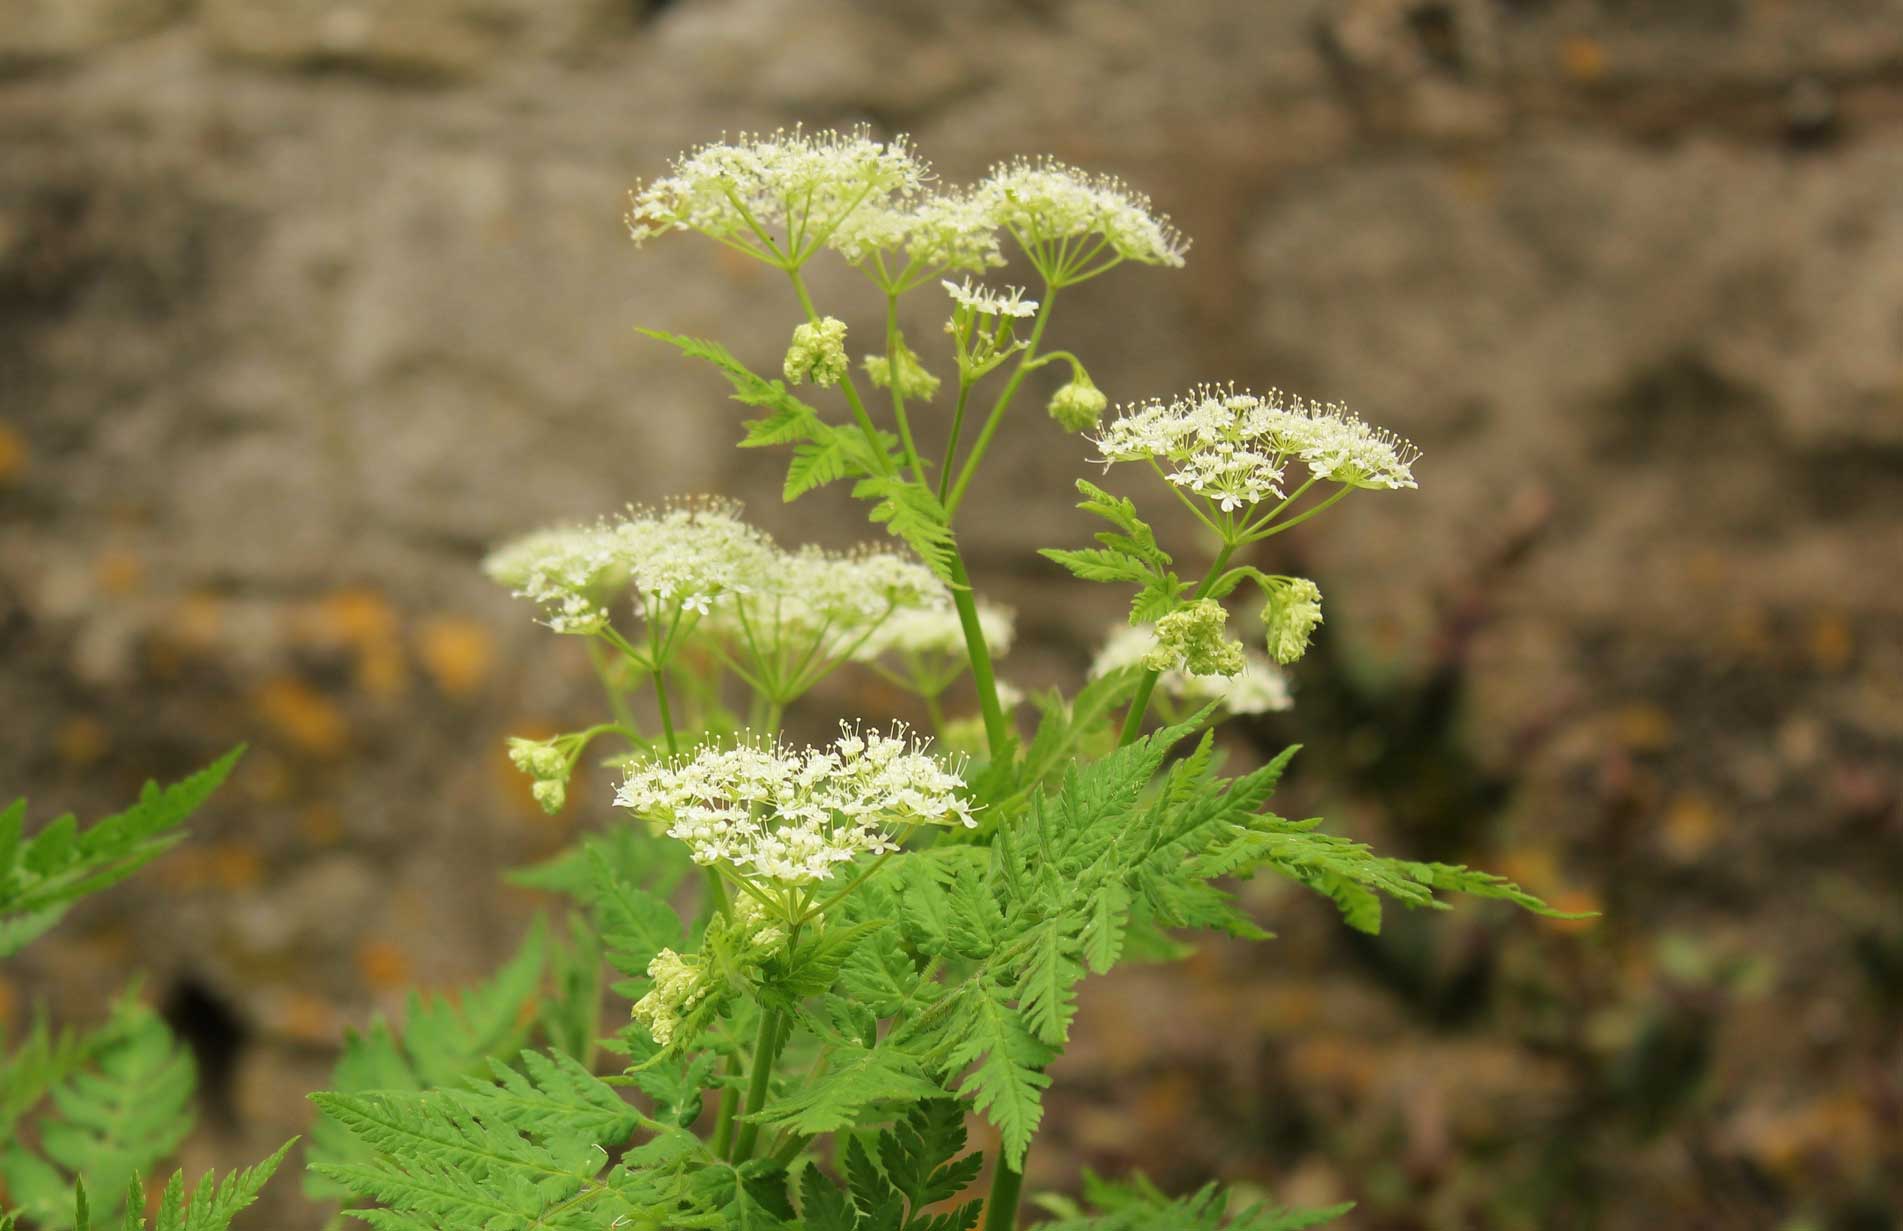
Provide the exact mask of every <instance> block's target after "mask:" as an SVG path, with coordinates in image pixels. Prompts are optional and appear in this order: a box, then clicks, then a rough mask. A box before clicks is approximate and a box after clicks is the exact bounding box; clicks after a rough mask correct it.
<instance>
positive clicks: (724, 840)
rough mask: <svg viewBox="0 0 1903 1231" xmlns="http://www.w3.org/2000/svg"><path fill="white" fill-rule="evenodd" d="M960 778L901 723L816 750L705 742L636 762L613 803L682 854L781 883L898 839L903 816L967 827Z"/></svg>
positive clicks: (826, 872) (809, 878)
mask: <svg viewBox="0 0 1903 1231" xmlns="http://www.w3.org/2000/svg"><path fill="white" fill-rule="evenodd" d="M963 790H964V780H963V779H962V778H960V777H959V776H958V775H957V774H956V773H953V772H952V771H951V770H948V769H946V768H945V767H944V766H943V765H941V764H940V763H939V762H938V761H937V760H936V759H935V758H934V757H932V756H930V755H928V754H927V753H926V752H925V751H924V749H923V747H922V746H919V745H916V744H914V743H913V742H912V741H911V740H909V739H908V738H906V736H905V732H904V728H903V727H895V728H894V730H893V733H892V734H890V735H883V734H881V733H879V732H877V731H865V732H860V731H856V730H853V729H851V728H845V727H843V726H842V734H841V735H840V737H839V738H838V739H837V740H835V741H833V743H832V744H831V745H829V746H827V747H825V748H808V749H805V750H803V751H799V752H794V751H791V750H788V749H786V748H784V747H782V746H780V745H779V744H777V743H768V744H759V745H749V744H740V745H737V746H735V747H731V748H719V747H712V746H709V747H705V748H702V749H701V750H700V751H699V752H697V753H695V754H694V755H693V756H692V757H688V758H682V759H679V760H675V761H667V762H655V763H650V764H647V765H642V766H639V767H637V768H636V769H635V770H634V771H633V772H632V773H630V774H629V776H628V780H627V781H626V782H625V783H623V784H622V786H621V789H620V791H619V792H617V793H616V795H615V803H616V805H617V806H619V807H623V808H627V809H629V810H630V811H632V812H633V813H634V814H635V815H637V816H639V817H641V818H642V819H644V820H648V821H652V822H654V823H656V824H659V825H663V826H665V827H666V832H667V834H668V836H670V837H673V838H676V839H678V840H680V841H682V842H685V843H686V844H687V846H688V848H689V850H690V851H691V853H692V855H693V858H694V861H695V862H696V863H700V864H719V865H724V866H726V867H730V868H732V869H734V870H735V871H736V872H737V873H738V874H740V875H741V876H742V877H745V878H747V879H750V880H766V881H770V882H773V883H775V884H779V885H783V886H797V885H807V884H812V883H814V882H817V881H823V880H827V879H829V878H831V877H832V875H833V872H834V870H835V869H836V868H837V867H838V865H840V864H842V863H850V862H851V861H852V860H854V859H856V858H858V857H859V856H861V855H867V854H880V853H883V852H887V851H893V850H897V849H898V844H897V841H896V837H895V834H896V831H897V830H898V829H899V828H901V827H905V828H909V827H910V826H913V825H921V824H923V825H963V826H965V827H967V828H971V827H975V826H976V825H977V821H976V820H974V819H973V817H972V815H971V804H970V802H969V801H968V800H967V799H966V798H965V797H964V795H963Z"/></svg>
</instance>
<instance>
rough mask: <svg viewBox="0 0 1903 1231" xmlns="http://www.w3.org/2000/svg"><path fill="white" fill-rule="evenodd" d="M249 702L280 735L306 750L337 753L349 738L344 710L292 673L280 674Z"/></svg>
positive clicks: (318, 752)
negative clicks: (291, 674) (289, 674)
mask: <svg viewBox="0 0 1903 1231" xmlns="http://www.w3.org/2000/svg"><path fill="white" fill-rule="evenodd" d="M251 703H252V705H253V707H254V708H256V710H257V711H258V714H259V716H260V717H262V718H263V719H264V720H265V721H266V722H267V723H269V724H270V725H271V726H272V727H273V728H274V729H275V730H276V731H277V732H278V733H279V734H280V735H283V736H284V737H285V738H286V739H288V740H290V741H291V743H293V744H295V745H296V746H297V747H298V748H300V749H302V750H303V751H305V752H309V753H314V754H316V755H318V756H324V757H330V756H336V755H337V754H338V753H340V752H342V751H343V749H344V745H345V743H346V742H348V740H349V738H350V728H349V725H348V724H347V723H346V722H345V721H344V715H343V711H342V710H340V709H338V708H337V706H336V705H335V704H334V703H333V702H332V701H331V700H330V699H329V698H328V697H326V696H324V694H322V693H320V692H318V691H317V690H316V689H315V688H312V687H311V686H310V685H309V684H306V683H305V682H304V681H302V680H300V679H297V678H296V677H294V676H280V677H278V678H277V679H275V680H271V681H269V682H267V683H266V684H265V685H264V686H263V687H261V688H259V689H258V690H257V691H256V692H255V693H253V694H252V698H251Z"/></svg>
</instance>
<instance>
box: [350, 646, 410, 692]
mask: <svg viewBox="0 0 1903 1231" xmlns="http://www.w3.org/2000/svg"><path fill="white" fill-rule="evenodd" d="M409 686H410V664H409V661H408V660H407V659H405V658H404V657H403V649H402V647H401V646H400V645H398V644H397V643H395V642H391V641H377V642H373V643H371V644H369V645H364V646H360V647H358V650H357V687H358V688H360V689H362V690H363V691H364V692H367V693H369V694H370V695H371V696H373V697H395V696H400V695H401V694H402V693H403V691H404V690H405V689H407V688H408V687H409Z"/></svg>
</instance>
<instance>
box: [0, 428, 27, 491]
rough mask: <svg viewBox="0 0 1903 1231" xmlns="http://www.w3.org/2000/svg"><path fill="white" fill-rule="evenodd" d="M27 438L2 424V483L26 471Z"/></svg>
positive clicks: (0, 469) (0, 445)
mask: <svg viewBox="0 0 1903 1231" xmlns="http://www.w3.org/2000/svg"><path fill="white" fill-rule="evenodd" d="M26 459H27V449H26V438H25V437H23V436H21V435H20V433H18V432H16V431H14V430H13V428H11V427H9V426H8V425H7V424H5V423H0V483H4V482H6V481H7V480H8V479H11V478H12V477H13V476H15V475H17V474H19V473H20V472H21V471H23V470H25V469H26Z"/></svg>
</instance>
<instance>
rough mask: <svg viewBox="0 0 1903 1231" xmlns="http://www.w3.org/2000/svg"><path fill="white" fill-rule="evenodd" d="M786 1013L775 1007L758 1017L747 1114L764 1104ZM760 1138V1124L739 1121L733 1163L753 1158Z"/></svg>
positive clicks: (748, 1087)
mask: <svg viewBox="0 0 1903 1231" xmlns="http://www.w3.org/2000/svg"><path fill="white" fill-rule="evenodd" d="M785 1017H786V1015H785V1014H784V1013H782V1012H780V1011H779V1010H778V1009H769V1010H767V1012H766V1013H765V1014H763V1015H762V1016H761V1018H760V1034H759V1036H758V1037H757V1038H756V1039H755V1040H754V1045H753V1075H752V1076H751V1077H749V1078H748V1079H747V1109H746V1113H745V1114H746V1115H748V1116H751V1115H753V1114H754V1113H755V1112H757V1111H759V1110H760V1108H762V1107H764V1106H766V1096H767V1089H768V1086H769V1085H770V1084H771V1082H772V1080H773V1053H774V1052H776V1051H778V1050H779V1046H780V1030H781V1029H782V1027H783V1024H784V1021H785ZM759 1139H760V1126H759V1125H758V1124H756V1123H754V1122H753V1121H752V1120H748V1119H744V1118H743V1119H742V1120H741V1121H740V1136H739V1138H738V1140H736V1141H735V1142H734V1143H733V1158H732V1160H731V1161H733V1162H735V1163H744V1162H746V1161H747V1160H748V1159H749V1158H751V1157H753V1147H754V1144H755V1143H756V1142H757V1141H759Z"/></svg>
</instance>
